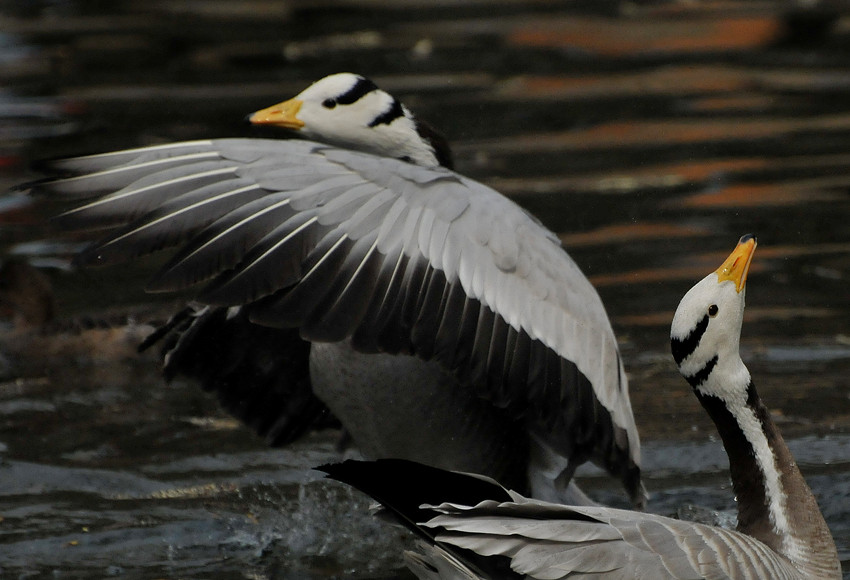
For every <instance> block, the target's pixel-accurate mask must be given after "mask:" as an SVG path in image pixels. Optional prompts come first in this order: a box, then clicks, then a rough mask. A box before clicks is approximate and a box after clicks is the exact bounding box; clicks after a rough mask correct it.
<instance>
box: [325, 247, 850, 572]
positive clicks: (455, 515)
mask: <svg viewBox="0 0 850 580" xmlns="http://www.w3.org/2000/svg"><path fill="white" fill-rule="evenodd" d="M755 247H756V240H755V238H754V237H753V236H744V237H743V238H741V240H740V242H739V243H738V246H737V247H736V249H735V250H734V252H732V254H731V255H730V256H729V258H728V259H727V260H726V261H725V262H724V263H723V265H722V266H721V267H720V268H719V269H718V270H717V271H716V272H713V273H711V274H709V275H708V276H707V277H706V278H704V279H703V280H702V281H700V282H699V283H697V284H696V286H694V287H693V288H692V289H691V290H690V291H688V293H687V294H686V295H685V297H684V298H683V299H682V301H681V303H680V304H679V307H678V309H677V310H676V314H675V316H674V318H673V325H672V331H671V342H672V350H673V357H674V359H675V361H676V364H677V365H678V367H679V371H680V372H681V374H682V375H683V376H684V377H685V379H686V380H687V381H688V383H690V385H691V386H692V388H693V391H694V393H695V394H696V396H697V398H698V399H699V401H700V402H701V403H702V405H703V407H704V408H705V410H706V411H707V412H708V414H709V415H710V416H711V418H712V419H713V420H714V423H715V424H716V425H717V429H718V431H719V433H720V436H721V438H722V440H723V445H724V447H725V448H726V452H727V454H728V455H729V466H730V472H731V476H732V485H733V488H734V491H735V495H736V497H737V504H738V527H737V530H736V531H733V530H726V529H721V528H716V527H711V526H707V525H703V524H699V523H694V522H687V521H680V520H675V519H671V518H666V517H662V516H657V515H652V514H646V513H640V512H632V511H628V510H619V509H612V508H605V507H598V506H591V507H583V506H572V507H571V506H563V505H557V504H550V503H546V502H541V501H537V500H532V499H526V498H525V497H522V496H521V495H519V494H517V493H515V492H512V491H507V490H506V489H505V488H503V487H501V486H499V485H497V484H496V483H495V482H493V481H490V480H484V479H482V478H480V477H477V476H469V475H463V474H458V473H448V474H446V473H445V472H440V471H439V470H436V469H432V468H428V467H425V466H421V465H418V464H411V463H409V462H404V461H391V460H387V461H383V462H379V463H363V462H345V463H342V464H337V465H329V466H324V467H322V468H320V469H322V470H323V471H325V472H326V473H328V474H329V475H330V477H332V478H334V479H338V480H341V481H344V482H346V483H349V484H351V485H353V486H355V487H357V488H359V489H361V490H363V491H365V492H366V493H368V494H370V495H372V496H373V497H374V498H375V499H377V500H378V501H379V502H381V503H383V504H384V505H386V506H387V507H388V508H389V509H390V510H391V511H392V512H393V513H394V514H395V515H396V516H398V518H399V519H400V521H401V522H403V523H405V524H406V525H408V526H409V527H411V528H413V529H414V530H415V531H416V532H417V533H418V534H419V536H420V537H421V538H423V539H424V540H426V541H427V543H426V544H424V546H425V553H424V555H418V554H411V555H409V557H408V558H407V560H408V563H409V565H410V567H411V568H412V569H413V570H414V572H415V573H416V574H417V575H418V576H419V577H420V578H423V579H436V578H443V579H461V578H464V579H471V578H511V577H521V578H523V577H524V578H540V579H544V578H545V579H547V580H555V579H559V578H599V579H603V578H605V579H614V578H618V579H648V580H658V579H660V578H679V579H700V578H711V579H723V578H727V579H762V580H763V579H765V578H770V579H773V580H782V579H787V580H791V579H794V580H804V579H805V580H812V579H837V578H840V577H841V568H840V564H839V562H838V555H837V552H836V548H835V543H834V541H833V539H832V536H831V535H830V531H829V528H828V527H827V525H826V522H825V521H824V518H823V516H822V514H821V512H820V510H819V509H818V505H817V502H816V501H815V497H814V495H813V494H812V492H811V490H810V489H809V487H808V485H807V484H806V482H805V480H804V479H803V476H802V475H801V473H800V470H799V469H798V468H797V464H796V463H795V461H794V458H793V457H792V456H791V453H790V452H789V450H788V447H787V446H786V445H785V442H784V441H783V440H782V436H781V435H780V433H779V430H778V429H777V427H776V425H775V424H774V423H773V420H772V419H771V417H770V413H769V412H768V410H767V408H766V407H765V406H764V404H763V403H762V402H761V399H759V395H758V393H757V392H756V389H755V387H754V386H753V383H752V381H751V379H750V374H749V371H748V370H747V367H746V366H745V365H744V363H743V362H742V361H741V357H740V355H739V353H738V345H739V340H740V333H741V323H742V319H743V314H744V290H745V286H746V281H747V272H748V270H749V267H750V261H751V260H752V256H753V252H754V250H755Z"/></svg>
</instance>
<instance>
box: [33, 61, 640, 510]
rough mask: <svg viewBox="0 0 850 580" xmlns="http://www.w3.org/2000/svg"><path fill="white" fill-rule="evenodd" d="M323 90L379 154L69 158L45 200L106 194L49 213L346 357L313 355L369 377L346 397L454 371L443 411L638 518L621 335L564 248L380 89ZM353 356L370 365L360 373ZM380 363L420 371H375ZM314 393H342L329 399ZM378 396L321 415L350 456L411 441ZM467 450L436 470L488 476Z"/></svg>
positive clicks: (357, 83) (325, 151)
mask: <svg viewBox="0 0 850 580" xmlns="http://www.w3.org/2000/svg"><path fill="white" fill-rule="evenodd" d="M331 78H332V84H334V86H342V87H343V89H344V90H343V92H342V93H341V96H339V97H337V98H336V99H337V100H336V101H334V103H337V102H339V103H343V102H349V101H354V102H353V104H352V106H354V105H357V106H359V107H360V108H359V109H358V113H357V115H358V118H361V119H362V122H363V123H365V125H364V126H365V127H368V129H369V131H374V132H375V133H374V134H375V135H378V136H379V137H380V139H378V140H377V141H376V142H375V143H371V142H369V141H368V139H367V137H362V138H361V137H359V136H358V135H359V133H357V131H354V130H351V131H349V134H347V136H346V137H345V139H342V138H337V139H336V141H337V142H340V143H345V144H352V143H354V144H357V143H362V144H363V145H364V147H363V148H364V149H366V150H369V151H371V153H367V152H358V151H352V150H349V149H341V148H338V147H335V146H330V145H326V144H319V143H315V142H310V141H301V140H284V141H276V140H261V139H218V140H208V141H194V142H186V143H177V144H168V145H162V146H154V147H146V148H141V149H136V150H131V151H124V152H116V153H107V154H103V155H93V156H87V157H79V158H73V159H66V160H59V161H56V162H53V163H52V165H51V168H52V170H54V171H57V172H63V173H66V174H68V177H66V178H60V179H54V180H51V181H45V182H42V183H39V184H36V185H35V186H33V191H34V192H35V193H37V194H38V193H40V194H48V195H56V196H65V197H67V198H70V199H75V200H79V199H82V198H83V197H85V196H86V195H87V194H88V195H91V196H93V197H95V198H96V199H93V200H91V201H88V202H87V203H85V204H83V205H81V206H80V207H78V208H76V209H73V210H71V211H68V212H66V213H65V214H63V215H61V216H59V217H58V218H57V223H58V224H59V225H61V226H62V227H65V228H82V229H101V228H104V229H110V231H109V232H108V233H107V234H106V236H105V237H104V239H102V240H101V241H100V242H98V243H96V244H94V245H93V246H91V247H89V248H88V249H86V250H85V251H84V252H83V253H82V254H81V255H80V257H79V261H80V262H81V263H83V264H87V265H88V264H91V265H107V264H113V263H118V262H122V261H126V260H130V259H134V258H136V257H138V256H141V255H144V254H148V253H150V252H153V251H157V250H161V249H165V248H174V247H176V251H175V252H174V253H173V255H172V256H171V257H170V258H169V260H168V262H167V263H166V264H165V266H164V267H163V268H162V269H161V270H160V271H159V272H158V273H157V274H156V275H155V277H154V278H153V279H152V280H151V281H150V283H149V285H148V289H149V290H150V291H154V292H172V291H180V290H184V289H187V288H190V287H194V286H198V285H200V288H199V290H198V294H197V298H198V300H199V301H200V302H202V303H204V304H209V305H218V306H238V307H240V308H241V310H240V311H239V314H238V315H236V314H235V312H236V311H234V314H232V315H228V318H234V319H237V318H239V317H247V318H248V319H250V321H252V322H254V323H258V324H262V325H267V326H272V327H278V328H287V329H288V328H294V329H297V333H298V334H299V335H300V337H301V338H303V339H305V340H309V341H313V342H317V343H321V342H327V343H334V344H331V345H329V346H327V347H326V348H324V350H323V351H322V353H318V351H317V352H314V353H313V354H311V366H312V367H313V372H314V373H315V372H316V370H315V368H316V366H317V364H316V362H315V359H317V357H318V356H319V354H321V355H322V356H324V357H325V358H324V359H323V360H324V361H325V363H324V370H327V367H328V365H330V366H331V367H333V368H331V369H330V370H331V371H334V372H335V371H340V372H343V373H349V378H350V375H351V374H358V375H359V377H360V378H359V379H358V380H357V381H351V382H346V383H345V389H344V390H347V391H349V392H351V393H354V392H355V391H357V390H358V389H359V390H360V392H361V393H363V392H364V391H365V390H367V389H371V388H381V387H380V385H381V384H385V385H386V384H389V383H393V384H395V383H398V382H403V381H404V378H403V376H401V373H408V374H409V373H411V372H415V373H422V374H425V375H428V374H434V375H435V376H436V375H438V374H439V373H450V374H451V375H452V376H453V379H452V381H448V380H446V381H443V380H441V379H435V380H434V383H435V384H434V392H432V393H426V394H423V397H426V396H429V397H431V398H434V397H435V396H440V395H438V394H437V393H438V391H437V390H436V389H437V384H436V383H440V386H439V389H463V390H465V391H468V392H469V393H471V394H469V395H467V397H470V398H472V399H478V398H479V397H483V398H484V399H486V400H487V401H489V403H488V405H489V407H490V410H487V411H482V412H486V413H489V414H491V415H493V416H494V417H495V418H493V417H490V418H487V419H482V421H484V422H485V423H488V422H492V421H502V422H503V423H502V424H503V429H502V431H504V434H503V436H502V437H503V438H504V439H506V440H511V439H513V436H512V435H509V434H508V433H513V432H516V433H521V435H522V437H523V438H525V439H530V442H529V445H530V446H534V447H535V448H540V449H541V450H542V451H541V452H540V453H539V454H538V457H539V458H546V461H547V462H548V465H546V466H545V468H546V470H547V471H549V472H551V473H552V474H553V475H552V477H553V478H554V477H556V476H557V475H558V473H561V474H562V475H561V477H560V481H559V483H558V486H562V485H563V484H564V483H565V482H566V481H565V480H567V479H569V477H570V476H571V474H572V470H573V469H575V467H576V466H577V465H578V464H580V463H582V462H584V461H586V460H588V459H592V460H594V461H596V462H597V463H599V464H600V465H602V466H604V467H605V468H606V469H608V470H609V471H610V472H612V473H614V474H615V475H617V476H618V477H620V478H621V479H622V480H623V482H624V484H625V485H626V487H627V489H628V490H629V492H630V494H631V496H632V498H633V499H634V500H635V501H636V502H638V503H640V502H641V501H642V491H641V485H640V469H639V456H640V451H639V441H638V436H637V430H636V427H635V423H634V419H633V417H632V412H631V405H630V402H629V397H628V387H627V381H626V377H625V372H624V370H623V365H622V362H621V360H620V356H619V352H618V348H617V343H616V339H615V338H614V335H613V332H612V330H611V326H610V323H609V321H608V318H607V315H606V313H605V309H604V307H603V305H602V303H601V300H600V299H599V296H598V294H597V293H596V291H595V290H594V289H593V287H592V286H591V285H590V283H589V282H588V280H587V279H586V278H585V277H584V275H583V274H582V273H581V271H580V270H579V268H578V267H577V266H576V264H575V263H574V262H573V260H572V259H571V258H570V257H569V256H568V255H567V254H566V253H565V252H564V251H563V249H562V248H561V247H560V244H559V242H558V238H557V237H556V236H555V235H554V234H553V233H552V232H550V231H548V230H547V229H545V228H544V227H542V226H541V225H540V223H539V222H538V221H537V220H536V219H534V218H533V217H531V216H529V215H528V214H527V213H526V212H525V211H523V210H522V209H520V208H519V207H518V206H517V205H516V204H514V203H513V202H511V201H509V200H508V199H507V198H505V197H503V196H501V195H500V194H498V193H497V192H495V191H493V190H492V189H490V188H488V187H486V186H484V185H482V184H480V183H478V182H475V181H473V180H471V179H468V178H465V177H463V176H461V175H459V174H457V173H454V172H452V171H451V170H449V169H446V168H444V167H441V166H439V165H436V157H434V155H435V151H441V152H442V155H443V156H447V155H448V152H447V150H445V148H443V149H441V148H440V147H431V146H430V145H428V144H427V143H425V142H424V141H423V140H422V139H421V138H420V137H419V136H418V135H417V134H416V132H415V131H414V128H416V130H420V129H421V126H420V124H419V123H418V122H416V121H415V120H414V119H413V118H412V116H411V115H410V113H409V111H407V110H406V109H405V108H403V107H402V106H400V105H399V103H398V102H397V101H395V99H393V98H392V97H390V96H389V95H386V93H383V92H381V91H377V88H376V87H374V84H372V83H371V82H369V81H366V80H365V79H363V78H362V77H356V76H354V75H334V77H331ZM322 82H324V81H320V82H319V83H316V85H314V87H311V88H310V89H308V90H307V91H305V92H304V93H303V94H304V95H308V93H309V94H312V93H310V91H313V93H316V91H317V90H318V91H319V92H318V94H317V95H316V97H315V99H314V101H316V102H313V103H310V102H307V103H305V104H304V109H303V112H304V114H305V115H308V118H310V119H313V120H314V125H315V126H321V124H322V122H328V123H329V124H330V125H334V126H338V125H339V122H340V120H342V121H344V120H345V116H344V115H343V113H344V111H342V109H343V106H342V105H341V104H339V105H335V106H334V107H333V113H334V115H337V117H335V120H334V121H333V123H330V122H329V121H327V120H325V119H323V112H324V110H323V107H322V106H321V105H320V104H317V103H323V104H325V105H327V95H324V94H322V91H321V90H319V89H321V87H319V89H316V88H315V87H316V86H318V85H320V83H322ZM340 83H342V84H341V85H340ZM362 95H369V97H370V98H371V99H372V101H374V103H375V106H379V107H380V108H381V110H380V111H378V113H379V115H378V116H377V117H376V116H375V113H374V112H371V111H370V109H369V107H368V106H366V105H368V103H366V104H364V103H363V102H360V101H356V100H355V97H358V96H362ZM372 97H374V98H372ZM362 100H363V101H364V102H365V101H366V100H367V99H362ZM311 106H312V109H311V108H310V107H311ZM340 115H342V116H340ZM370 115H371V117H370ZM370 118H371V119H372V121H369V119H370ZM304 130H305V131H307V128H305V129H304ZM370 134H371V133H370ZM402 138H403V139H407V140H408V141H410V142H413V141H415V142H416V145H415V147H414V146H411V151H410V153H408V154H405V150H403V149H402V150H399V151H395V152H394V153H396V154H395V155H393V156H392V157H388V156H385V155H386V154H387V147H391V146H392V145H393V144H397V143H399V142H401V141H400V140H401V139H402ZM329 140H334V139H330V137H329ZM373 153H383V154H384V155H376V154H373ZM393 157H399V158H402V159H406V160H413V161H416V163H411V162H406V161H404V160H400V159H396V158H393ZM98 196H102V197H98ZM203 315H204V316H205V315H206V314H203ZM192 316H194V317H195V318H198V317H200V316H202V315H198V316H195V315H192ZM183 320H184V321H185V320H187V319H186V318H185V317H184V319H183ZM196 334H197V333H196ZM179 340H183V339H178V342H179ZM335 350H336V352H335ZM353 353H369V355H370V356H367V357H363V356H361V357H360V359H357V360H352V356H353ZM375 353H381V354H378V355H377V356H381V357H383V356H388V355H416V356H417V357H418V358H420V359H423V360H424V361H426V362H424V363H423V362H421V361H419V362H417V363H415V365H413V367H410V365H409V364H407V363H405V364H400V365H397V366H398V369H397V370H396V372H395V374H393V370H394V369H392V368H390V369H389V371H388V372H387V373H386V374H385V375H382V376H377V375H376V374H375V371H374V370H373V367H374V368H377V367H379V366H381V365H379V364H376V363H375V362H373V361H377V360H378V359H371V358H370V357H374V356H376V355H375ZM349 355H351V356H349ZM211 356H215V355H211ZM358 356H360V355H358ZM346 357H347V359H346V360H349V362H350V365H349V367H347V368H345V369H343V368H337V367H339V366H340V363H334V360H335V359H340V360H341V359H343V358H346ZM328 361H330V362H328ZM382 364H383V363H382ZM411 364H413V363H411ZM416 365H418V366H416ZM385 366H386V365H385ZM432 367H433V368H432ZM351 369H354V370H353V371H351V372H349V371H350V370H351ZM435 369H436V370H435ZM331 375H333V372H332V373H331ZM342 380H343V381H344V382H345V381H346V380H348V379H346V378H343V379H342ZM211 388H212V389H217V388H218V387H211ZM240 388H241V387H240ZM313 389H314V391H316V392H319V391H321V392H322V393H324V394H325V395H327V396H330V395H328V393H330V392H331V391H332V390H333V385H329V384H326V385H315V384H314V385H313ZM425 389H427V386H426V387H425ZM336 396H340V397H342V396H346V393H339V392H337V394H336V395H333V397H336ZM320 397H321V395H320ZM352 397H354V398H356V397H357V395H356V394H354V395H352ZM366 399H367V398H366V397H364V401H365V402H364V404H363V406H362V407H361V409H359V410H356V411H353V412H352V413H353V414H352V415H351V417H346V416H340V415H342V414H343V413H342V411H344V409H340V408H335V406H334V405H335V403H336V400H332V401H328V400H325V403H326V404H328V406H330V407H331V409H332V410H333V412H334V413H335V414H337V415H338V416H340V419H341V420H342V422H343V424H344V425H346V424H347V425H348V426H349V427H350V428H351V429H352V431H353V432H354V433H353V434H354V435H355V441H356V440H357V434H356V432H355V431H356V428H357V427H358V426H359V424H362V423H364V422H369V421H379V422H391V421H398V422H399V424H401V425H402V426H403V425H404V423H405V413H407V412H409V413H415V412H416V406H418V405H421V404H422V401H420V400H418V399H417V398H416V397H413V396H411V397H410V400H409V401H398V403H397V404H398V407H397V409H396V410H397V411H398V413H397V416H395V415H394V414H392V413H389V414H388V413H383V412H382V411H381V410H373V411H374V412H375V416H374V418H371V419H370V418H367V417H366V415H364V413H365V412H367V409H369V407H371V406H373V404H374V402H372V401H368V400H366ZM240 404H241V403H240ZM345 404H347V403H345ZM345 404H343V405H342V406H345ZM426 404H428V402H427V401H426ZM465 404H466V403H464V405H465ZM475 404H476V405H477V404H478V403H475ZM405 405H406V406H407V408H408V410H407V411H405V409H404V407H405ZM265 412H266V413H268V412H269V411H268V410H266V411H265ZM370 412H371V411H370ZM242 414H243V415H246V414H248V412H244V413H242ZM458 421H462V419H460V418H458ZM519 426H521V427H519ZM464 428H465V427H464ZM393 429H396V428H395V427H393ZM390 430H391V429H389V428H388V431H390ZM435 435H436V434H435ZM385 437H386V436H385ZM378 439H380V437H378ZM358 443H359V442H358ZM425 445H428V443H425ZM459 445H460V447H463V444H462V443H460V444H459ZM433 446H434V447H435V448H439V446H440V443H434V445H433ZM455 446H458V444H457V443H456V444H455ZM371 451H375V450H374V449H369V448H367V449H366V452H367V454H369V453H370V452H371ZM456 451H457V453H456V455H458V456H460V455H461V453H463V452H464V451H463V450H462V449H458V450H456ZM466 453H467V455H468V456H469V457H470V459H469V460H468V461H469V463H468V464H467V463H465V462H461V463H460V464H458V463H457V462H454V463H452V462H450V461H447V463H446V464H445V465H444V466H445V467H451V468H459V469H465V470H473V469H477V468H478V466H479V465H480V463H478V460H477V459H471V457H473V456H475V455H476V452H475V451H472V452H471V453H470V452H469V451H466ZM447 455H451V454H447ZM410 458H412V459H415V458H416V457H410ZM498 461H502V460H501V459H499V460H498ZM541 461H542V459H541ZM538 467H540V466H538ZM529 469H533V468H529ZM547 477H548V476H547Z"/></svg>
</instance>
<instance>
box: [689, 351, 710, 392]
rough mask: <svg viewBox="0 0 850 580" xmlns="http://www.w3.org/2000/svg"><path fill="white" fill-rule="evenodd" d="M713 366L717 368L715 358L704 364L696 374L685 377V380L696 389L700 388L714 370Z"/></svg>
mask: <svg viewBox="0 0 850 580" xmlns="http://www.w3.org/2000/svg"><path fill="white" fill-rule="evenodd" d="M715 366H717V356H715V357H714V358H712V359H711V360H710V361H708V362H707V363H705V366H704V367H702V368H701V369H700V370H699V371H697V372H696V373H694V374H692V375H689V376H687V377H685V380H686V381H688V383H689V384H690V385H691V386H692V387H693V388H695V389H696V388H697V387H698V386H700V385H701V384H703V383H704V382H705V381H706V379H707V378H708V375H710V374H711V371H713V370H714V367H715Z"/></svg>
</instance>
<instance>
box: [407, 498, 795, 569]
mask: <svg viewBox="0 0 850 580" xmlns="http://www.w3.org/2000/svg"><path fill="white" fill-rule="evenodd" d="M434 509H435V510H436V511H438V512H441V514H442V515H439V516H436V517H434V518H433V519H431V520H429V521H428V522H425V523H423V524H422V525H424V526H426V527H429V528H435V529H438V530H439V531H438V533H437V536H436V539H437V541H438V542H442V543H444V544H449V545H453V546H457V547H460V548H465V549H467V550H471V551H473V552H475V553H477V554H480V555H484V556H490V555H501V556H506V557H508V558H510V559H511V568H512V569H513V570H514V571H516V572H518V573H520V574H523V575H526V576H527V577H529V578H537V579H541V580H542V579H546V580H557V579H561V578H585V577H587V578H599V579H602V578H605V579H615V578H623V579H647V580H656V579H658V578H676V579H690V580H695V579H729V578H735V579H752V580H756V579H758V578H774V579H794V578H799V577H800V575H799V572H798V571H796V570H795V569H793V567H792V566H791V565H790V564H789V563H788V562H787V561H786V560H784V559H783V558H782V557H781V556H779V555H777V554H776V553H775V552H773V551H772V550H770V549H769V548H768V547H767V546H766V545H764V544H762V543H761V542H759V541H758V540H755V539H754V538H752V537H750V536H747V535H744V534H741V533H738V532H735V531H731V530H724V529H722V528H713V527H710V526H705V525H701V524H695V523H693V522H683V521H679V520H674V519H670V518H665V517H662V516H657V515H653V514H644V513H640V512H630V511H624V510H616V509H611V508H599V507H591V508H585V507H570V506H563V505H557V504H547V503H545V502H539V501H536V500H526V499H520V500H519V501H518V502H517V503H507V504H505V503H503V504H499V503H497V502H494V501H485V502H482V503H480V504H478V505H477V506H474V507H469V506H458V505H453V504H442V505H440V506H435V507H434Z"/></svg>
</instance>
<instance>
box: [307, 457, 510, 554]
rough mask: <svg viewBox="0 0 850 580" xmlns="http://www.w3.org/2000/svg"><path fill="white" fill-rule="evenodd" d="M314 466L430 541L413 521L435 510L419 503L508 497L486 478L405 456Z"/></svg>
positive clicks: (428, 517)
mask: <svg viewBox="0 0 850 580" xmlns="http://www.w3.org/2000/svg"><path fill="white" fill-rule="evenodd" d="M316 469H317V470H319V471H323V472H324V473H326V474H327V475H328V477H330V478H331V479H335V480H337V481H341V482H343V483H347V484H348V485H350V486H352V487H355V488H357V489H359V490H360V491H362V492H363V493H365V494H367V495H369V496H371V497H372V498H374V499H375V500H376V501H378V502H379V503H380V504H382V505H383V506H384V507H386V508H387V509H389V510H390V511H391V512H393V514H395V515H396V516H397V517H399V519H400V520H401V523H403V524H404V525H405V526H407V527H408V528H410V529H412V530H413V531H414V532H416V533H417V534H418V535H420V536H423V537H425V538H426V539H429V540H430V541H433V535H431V534H429V533H428V531H427V530H423V529H422V528H420V527H419V526H417V525H416V524H417V523H418V522H423V521H425V520H428V519H430V518H432V517H434V516H435V515H437V514H436V512H434V511H433V510H429V509H427V508H422V507H420V506H422V505H423V504H428V505H439V504H441V503H444V502H450V503H457V504H462V505H476V504H478V503H480V502H482V501H484V500H488V499H491V500H496V501H511V496H510V494H509V493H508V492H507V491H506V490H505V488H503V487H502V486H501V485H499V484H498V483H496V482H495V481H493V480H491V479H489V478H485V477H482V476H478V475H470V474H465V473H459V472H456V471H446V470H444V469H438V468H436V467H429V466H427V465H422V464H421V463H416V462H414V461H408V460H406V459H378V460H377V461H354V460H348V461H344V462H342V463H334V464H328V465H322V466H320V467H317V468H316Z"/></svg>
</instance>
